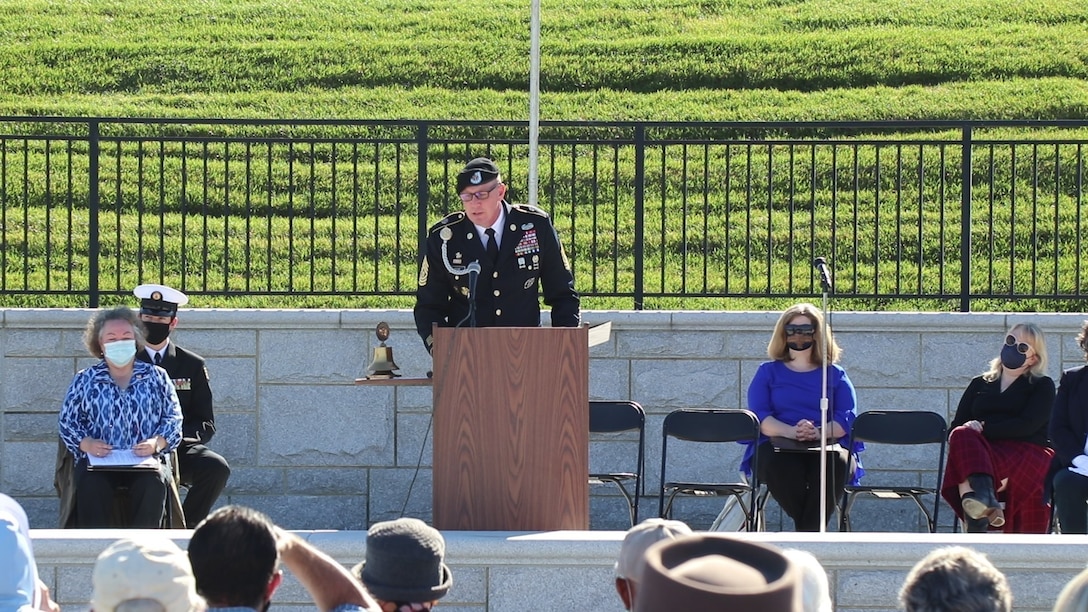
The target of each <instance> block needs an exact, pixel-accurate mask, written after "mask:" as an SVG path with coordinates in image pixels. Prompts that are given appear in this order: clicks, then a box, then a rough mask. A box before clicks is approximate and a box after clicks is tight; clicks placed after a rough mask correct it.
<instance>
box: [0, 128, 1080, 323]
mask: <svg viewBox="0 0 1088 612" xmlns="http://www.w3.org/2000/svg"><path fill="white" fill-rule="evenodd" d="M0 122H2V123H0V130H2V131H3V133H2V134H0V292H3V294H5V295H8V296H33V295H59V296H65V297H70V298H71V299H72V301H73V305H90V306H96V305H98V304H99V301H100V299H102V297H103V296H120V295H127V294H128V292H129V290H130V288H131V287H132V286H134V285H136V284H139V283H142V282H165V283H169V284H171V285H174V286H177V287H179V288H182V289H183V290H184V291H186V292H188V293H190V294H195V295H255V296H285V297H293V296H307V297H311V298H313V297H320V296H373V297H380V296H404V297H407V296H411V295H412V294H413V292H414V288H415V284H416V269H417V261H418V254H419V245H420V242H421V240H422V236H423V235H424V232H425V230H426V228H427V227H428V226H429V225H430V224H431V223H433V222H435V221H436V220H437V219H438V218H440V217H441V216H442V215H443V214H445V213H447V212H449V211H451V210H456V209H458V208H459V205H460V202H459V200H457V199H456V197H455V194H453V193H452V188H451V185H452V184H453V176H454V174H455V173H456V172H457V170H458V169H459V167H460V166H461V165H462V164H463V162H464V161H465V160H467V159H469V158H471V157H474V156H477V155H488V156H491V157H493V158H495V159H496V160H497V161H498V162H499V163H500V165H501V167H502V168H503V169H504V175H505V176H506V180H507V182H508V183H509V184H510V186H511V188H512V189H511V194H512V198H511V199H512V200H514V201H524V200H525V193H526V189H525V186H526V182H527V176H528V158H529V155H528V144H527V143H528V132H527V125H526V124H525V123H523V122H467V121H441V122H439V121H435V122H425V121H321V120H313V121H234V120H192V119H97V118H33V117H8V118H0ZM1086 128H1088V121H1057V122H1054V121H1051V122H1024V121H1018V122H909V121H904V122H875V123H842V122H835V123H823V122H812V123H654V122H645V123H640V122H617V123H609V122H542V123H541V131H540V136H539V143H540V148H539V150H538V151H539V161H540V165H539V183H538V184H539V191H538V193H539V200H538V204H539V205H540V206H541V207H542V208H544V209H545V210H547V211H548V212H549V213H550V214H551V215H552V216H553V217H554V218H555V221H556V225H557V227H558V228H559V231H560V233H561V235H562V238H563V240H564V243H565V244H566V246H567V249H568V255H569V257H570V260H571V262H572V265H573V267H574V273H575V281H576V284H577V287H578V289H579V291H580V292H581V293H582V294H583V295H584V296H586V297H587V298H615V299H619V300H621V301H622V302H624V303H626V304H628V307H632V306H633V307H634V308H645V307H649V308H655V307H656V308H661V307H690V305H691V304H698V305H707V304H711V305H712V304H715V303H717V302H716V301H715V300H721V299H729V298H792V299H796V298H809V297H813V298H814V297H817V296H819V295H820V287H819V284H818V280H817V279H816V277H815V275H814V273H813V269H812V265H811V264H812V260H813V258H814V257H817V256H822V257H825V258H827V260H828V261H829V262H831V264H832V266H833V268H834V273H835V287H834V295H835V296H837V297H838V298H839V299H843V298H845V299H849V300H852V302H851V303H853V304H860V305H863V306H862V307H865V306H864V305H868V306H869V307H872V308H880V307H882V306H888V305H894V304H895V303H897V301H902V300H914V301H918V300H922V301H926V302H927V303H933V304H936V305H937V307H941V306H940V305H941V304H944V306H943V307H945V308H954V309H960V310H965V311H966V310H970V309H971V308H972V305H973V304H977V303H978V302H979V301H983V302H984V303H985V304H988V305H989V304H992V303H994V301H995V300H997V301H999V302H1004V303H1012V302H1015V301H1018V300H1024V299H1032V300H1037V301H1039V303H1041V304H1047V303H1049V302H1054V303H1055V304H1058V307H1059V308H1076V307H1077V304H1079V302H1078V300H1081V299H1083V298H1084V297H1085V295H1086V292H1085V289H1084V285H1083V277H1082V272H1081V265H1080V260H1081V256H1080V255H1081V253H1082V251H1083V244H1082V236H1084V234H1085V224H1084V222H1083V221H1082V220H1081V217H1082V210H1083V206H1084V178H1085V168H1084V161H1085V160H1084V147H1085V143H1086V142H1088V129H1086ZM696 298H698V300H696Z"/></svg>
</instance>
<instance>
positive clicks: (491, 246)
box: [486, 227, 499, 263]
mask: <svg viewBox="0 0 1088 612" xmlns="http://www.w3.org/2000/svg"><path fill="white" fill-rule="evenodd" d="M486 234H487V256H488V257H489V258H490V259H491V263H495V262H496V261H498V260H499V245H498V243H497V242H495V230H493V229H491V228H490V227H489V228H487V232H486Z"/></svg>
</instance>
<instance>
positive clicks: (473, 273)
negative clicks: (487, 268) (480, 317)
mask: <svg viewBox="0 0 1088 612" xmlns="http://www.w3.org/2000/svg"><path fill="white" fill-rule="evenodd" d="M465 270H467V271H468V326H469V327H476V281H477V280H478V279H479V278H480V262H478V261H473V262H471V263H469V264H468V265H467V266H465Z"/></svg>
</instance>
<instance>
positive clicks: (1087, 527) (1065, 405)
mask: <svg viewBox="0 0 1088 612" xmlns="http://www.w3.org/2000/svg"><path fill="white" fill-rule="evenodd" d="M1077 346H1079V347H1080V350H1082V351H1084V358H1085V360H1086V361H1088V321H1085V322H1084V324H1083V325H1082V326H1081V328H1080V333H1079V334H1077ZM1050 443H1051V444H1053V445H1054V454H1055V457H1054V464H1055V465H1054V468H1055V473H1054V480H1053V484H1054V505H1055V508H1054V510H1055V511H1056V512H1057V513H1058V523H1059V524H1060V525H1061V529H1062V533H1088V367H1085V366H1078V367H1075V368H1072V369H1069V370H1066V371H1065V372H1063V373H1062V377H1061V381H1060V382H1059V383H1058V397H1057V398H1056V399H1055V400H1054V410H1053V411H1052V412H1051V414H1050Z"/></svg>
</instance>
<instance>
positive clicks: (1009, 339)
mask: <svg viewBox="0 0 1088 612" xmlns="http://www.w3.org/2000/svg"><path fill="white" fill-rule="evenodd" d="M1005 346H1015V347H1016V351H1017V352H1018V353H1020V354H1021V355H1027V354H1028V349H1029V348H1031V346H1029V345H1028V343H1027V342H1017V341H1016V337H1015V336H1013V335H1012V334H1009V335H1008V336H1005Z"/></svg>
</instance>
